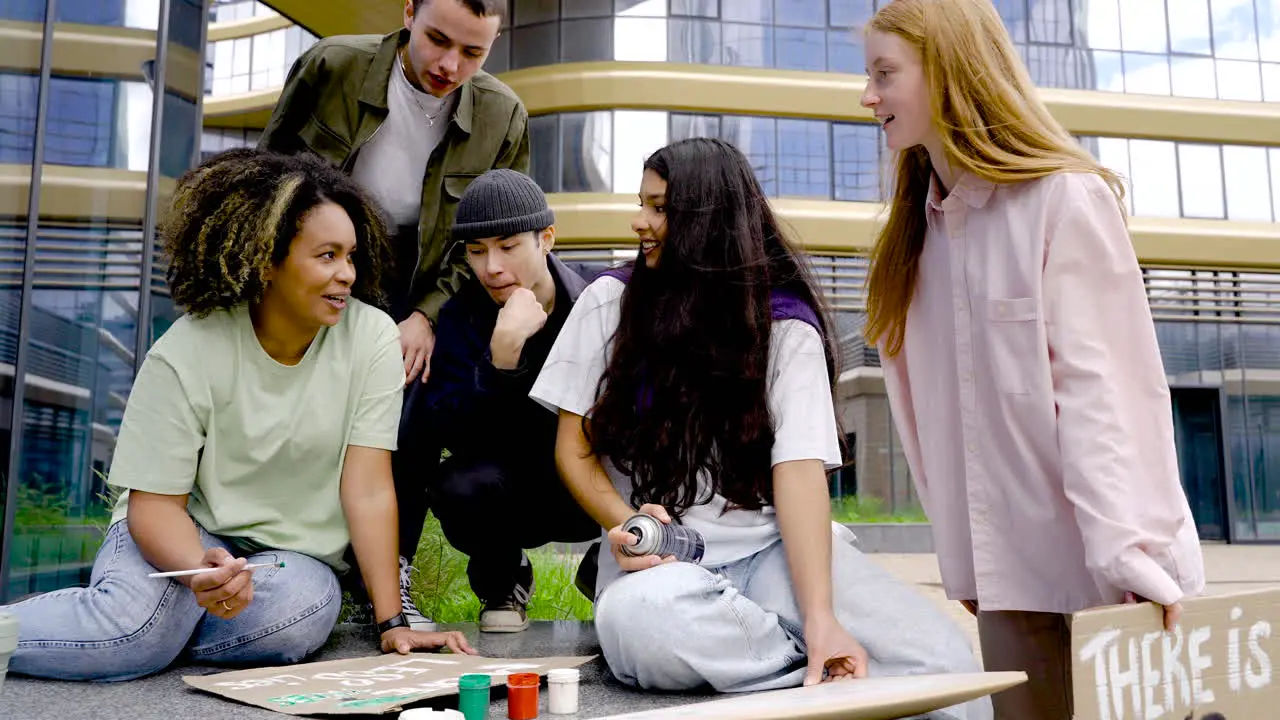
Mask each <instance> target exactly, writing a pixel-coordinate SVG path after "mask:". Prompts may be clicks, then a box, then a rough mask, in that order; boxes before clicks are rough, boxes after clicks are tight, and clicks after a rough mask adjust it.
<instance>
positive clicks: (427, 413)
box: [400, 255, 587, 466]
mask: <svg viewBox="0 0 1280 720" xmlns="http://www.w3.org/2000/svg"><path fill="white" fill-rule="evenodd" d="M548 263H549V264H550V266H551V275H552V277H553V278H554V279H555V283H556V304H555V310H554V311H552V314H551V317H549V318H547V324H546V325H544V326H543V328H542V329H541V330H539V331H538V332H537V333H535V334H534V335H533V336H532V337H530V338H529V340H528V341H526V342H525V345H524V350H523V351H522V352H521V355H520V365H519V367H517V368H516V369H515V370H499V369H497V368H495V367H494V366H493V363H492V361H491V358H490V356H489V340H490V338H491V337H492V335H493V327H494V324H495V323H496V322H497V318H498V309H499V308H498V305H497V303H495V302H494V301H493V299H492V298H491V297H489V294H488V293H487V292H486V291H485V290H484V288H483V287H481V285H480V283H479V281H477V280H474V279H471V280H468V282H467V283H466V285H464V286H463V288H462V289H461V290H460V291H459V292H458V294H457V295H455V296H454V297H453V298H451V299H450V300H449V301H448V302H447V303H445V305H444V307H443V308H441V310H440V318H439V320H438V321H437V323H436V343H435V348H434V349H433V350H432V353H431V373H430V376H429V377H428V380H427V383H426V385H425V386H424V385H423V384H422V383H421V382H414V383H413V385H414V387H412V388H410V389H409V391H408V392H407V393H406V400H405V406H404V412H403V417H402V419H401V423H400V448H401V449H402V450H410V449H417V451H418V452H421V451H422V450H427V453H426V455H427V456H428V457H439V455H438V454H437V450H436V449H439V450H443V451H446V454H447V457H451V458H470V459H473V460H504V459H511V460H513V461H515V462H517V463H530V462H536V463H538V464H542V463H544V462H549V463H551V464H552V465H553V466H554V462H555V437H556V427H557V424H558V419H557V417H556V415H555V413H552V412H550V411H549V410H547V409H546V408H545V407H543V406H541V405H539V404H537V403H536V402H534V401H533V400H532V399H530V398H529V391H530V390H531V389H532V388H533V383H534V381H536V380H537V379H538V374H539V373H540V372H541V371H542V365H543V363H545V362H546V360H547V355H548V354H549V353H550V352H551V346H552V345H553V344H554V343H555V340H556V336H557V335H559V333H560V329H561V328H562V327H563V326H564V320H565V318H567V317H568V315H569V310H570V309H571V308H572V306H573V303H574V302H576V301H577V299H578V296H579V295H581V294H582V291H583V289H584V288H586V286H587V283H586V281H585V280H583V279H582V277H581V276H580V275H578V274H577V273H575V272H574V271H573V270H571V269H569V268H568V267H567V266H565V264H564V263H562V262H561V261H560V260H559V259H558V258H556V257H555V256H554V255H549V256H548Z"/></svg>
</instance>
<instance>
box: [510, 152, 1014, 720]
mask: <svg viewBox="0 0 1280 720" xmlns="http://www.w3.org/2000/svg"><path fill="white" fill-rule="evenodd" d="M631 227H632V229H633V230H634V231H635V232H636V235H637V236H638V238H639V240H640V253H639V256H638V257H637V259H636V261H635V263H634V265H633V266H630V267H626V268H622V269H620V270H609V271H606V272H605V273H604V275H603V276H602V277H600V278H598V279H596V280H595V281H594V282H592V283H591V284H590V285H589V286H588V287H587V288H586V290H584V291H583V293H582V295H581V297H580V298H579V300H578V302H577V303H576V304H575V305H574V307H573V310H572V311H570V313H569V317H568V319H566V321H565V324H564V329H563V330H562V331H561V333H560V335H559V337H558V338H557V340H556V343H555V345H554V346H553V348H552V350H551V354H550V356H549V357H548V358H547V361H546V364H545V365H544V366H543V370H542V372H541V374H540V375H539V377H538V380H537V382H536V383H535V384H534V386H533V390H532V392H531V393H530V394H531V396H532V397H534V398H535V399H537V400H538V401H540V402H542V403H543V404H544V405H546V406H548V407H550V408H552V409H554V410H556V411H558V412H559V414H560V427H559V433H558V436H557V447H556V461H557V463H558V464H559V467H560V473H561V476H562V477H563V479H564V482H565V484H566V485H567V486H568V488H569V490H570V492H571V493H572V494H573V495H574V497H575V498H576V499H577V500H578V502H579V503H580V504H581V505H582V507H583V508H584V509H585V510H586V511H587V512H588V513H589V514H590V515H591V516H592V517H593V518H595V520H596V521H597V522H598V523H599V524H600V526H601V527H602V528H608V529H609V530H608V532H607V533H606V537H607V540H606V544H605V546H604V549H603V550H602V551H601V552H600V553H599V570H598V574H597V579H596V588H595V590H596V592H595V597H596V604H595V625H596V632H597V634H598V635H599V638H600V646H601V649H602V650H603V651H604V657H605V660H606V661H607V662H608V664H609V668H610V670H611V671H612V672H613V674H614V675H615V676H616V677H617V678H618V679H619V680H621V681H622V682H624V683H627V684H629V685H633V686H637V687H641V688H650V689H659V690H686V689H692V688H697V687H701V686H710V687H711V688H713V689H715V690H717V691H720V692H743V691H754V690H771V689H776V688H784V687H791V686H796V685H800V684H802V683H803V684H805V685H809V684H814V683H819V682H824V681H827V680H833V679H841V678H844V679H847V678H850V677H854V678H857V677H863V676H866V675H877V676H886V675H909V674H921V673H946V672H975V671H977V669H978V664H977V661H976V659H975V657H974V654H973V650H972V648H971V647H970V645H969V643H968V642H967V641H966V639H965V637H964V635H963V634H962V633H961V631H960V628H958V627H956V626H955V625H954V624H953V623H951V622H950V621H949V620H948V619H947V618H946V617H945V616H944V615H943V614H942V613H941V611H939V610H938V609H937V608H936V607H935V606H934V605H933V604H932V603H931V602H930V601H929V600H928V599H927V598H925V597H924V596H922V595H920V594H918V593H915V592H914V591H912V590H911V589H910V588H908V587H907V586H906V585H904V584H902V583H901V582H898V581H897V580H896V579H894V578H893V577H892V576H890V575H889V574H888V573H887V572H886V571H884V570H883V569H881V568H880V567H879V566H878V565H876V564H875V563H873V562H872V561H871V560H869V559H868V558H867V557H866V556H864V555H863V554H862V553H860V552H859V551H858V550H857V548H855V547H854V546H853V544H852V543H850V542H849V540H848V534H847V532H846V531H845V530H844V529H843V528H841V527H838V526H836V527H833V525H832V522H831V503H830V497H829V496H828V491H827V478H826V471H827V470H829V469H832V468H835V467H839V466H840V443H839V431H838V429H837V424H836V416H835V407H834V399H833V384H834V378H835V377H836V375H835V362H834V359H835V351H834V349H833V344H834V343H833V340H834V338H833V336H832V330H833V329H832V327H831V325H830V323H829V322H828V320H827V319H826V318H825V317H824V315H825V313H824V311H823V308H822V302H821V295H820V294H819V291H818V289H817V287H816V286H815V283H814V281H813V279H812V278H811V277H810V273H809V270H808V265H807V262H806V261H805V259H804V256H803V255H802V254H801V253H800V252H799V251H798V250H796V249H795V247H794V246H793V245H792V244H791V243H790V242H789V241H788V240H787V238H786V236H785V235H784V234H783V231H782V228H781V227H780V225H779V224H778V222H777V220H776V219H775V218H774V216H773V213H772V212H771V211H770V208H769V203H768V201H767V200H766V198H765V195H764V192H763V191H762V189H761V187H760V183H759V182H758V181H757V180H756V177H755V175H754V174H753V172H752V170H751V165H750V163H749V162H748V161H747V159H746V158H745V157H744V156H743V155H742V153H741V152H740V151H739V150H737V148H735V147H733V146H732V145H730V144H728V143H725V142H722V141H719V140H712V139H707V138H694V139H692V140H685V141H681V142H678V143H675V144H672V145H669V146H667V147H665V148H662V149H661V150H658V151H657V152H656V153H654V154H653V155H652V156H651V157H650V158H649V159H648V160H647V161H646V162H645V165H644V174H643V178H642V181H641V185H640V207H639V209H638V211H637V213H636V215H635V218H634V219H633V220H632V224H631ZM637 512H639V513H645V514H647V515H650V516H652V517H654V518H656V519H657V520H658V521H660V522H662V523H680V524H681V525H683V526H684V527H685V528H688V529H691V530H695V531H697V532H698V533H699V534H700V535H701V536H702V538H703V541H704V543H705V548H704V554H703V556H702V558H701V561H700V562H675V561H674V559H675V558H674V557H673V556H667V557H662V558H660V557H658V556H656V555H644V556H640V557H632V556H631V555H630V554H629V553H628V552H627V551H626V550H625V549H624V548H626V547H627V546H629V545H634V544H635V543H636V541H637V538H636V536H634V535H632V534H631V533H629V532H625V531H623V530H622V529H621V525H622V524H623V523H624V522H625V521H626V520H627V519H628V518H629V517H630V516H632V515H633V514H635V513H637ZM990 707H991V706H990V701H988V700H985V699H983V700H979V701H976V702H972V703H968V704H966V705H962V706H960V707H955V708H949V709H947V710H944V711H939V712H937V713H934V714H931V715H929V717H930V718H932V719H933V720H943V719H944V718H945V719H947V720H974V719H976V718H983V717H990V713H991V710H990Z"/></svg>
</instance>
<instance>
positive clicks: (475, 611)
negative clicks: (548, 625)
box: [342, 514, 592, 623]
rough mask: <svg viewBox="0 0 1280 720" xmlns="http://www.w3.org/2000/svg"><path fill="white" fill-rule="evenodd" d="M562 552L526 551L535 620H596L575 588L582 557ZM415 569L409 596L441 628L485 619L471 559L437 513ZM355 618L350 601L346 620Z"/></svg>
mask: <svg viewBox="0 0 1280 720" xmlns="http://www.w3.org/2000/svg"><path fill="white" fill-rule="evenodd" d="M560 547H562V546H556V545H549V546H545V547H542V548H538V549H535V550H528V551H526V552H528V554H529V560H530V561H531V562H532V563H533V577H534V583H535V584H536V586H537V587H536V588H535V590H534V593H533V598H532V600H531V601H530V603H529V619H530V620H582V621H590V620H591V618H592V606H591V601H590V600H588V599H587V598H586V597H585V596H583V594H582V593H580V592H578V588H577V587H576V586H575V585H574V584H573V579H574V575H575V574H576V573H577V571H578V562H579V560H581V558H580V557H578V556H574V555H569V554H567V553H565V552H563V551H561V550H560V549H559V548H560ZM413 565H414V567H415V568H416V569H417V575H416V577H415V578H414V583H413V588H412V589H411V590H410V591H409V594H410V596H411V597H412V598H413V602H414V604H415V605H417V606H418V609H419V610H421V611H422V613H423V614H424V615H426V616H427V617H429V618H431V619H432V620H435V621H436V622H439V623H456V622H475V621H476V620H478V619H479V617H480V600H479V599H478V598H476V596H475V593H473V592H471V585H470V584H469V583H468V582H467V556H466V555H463V554H462V553H460V552H458V551H457V550H455V549H454V548H453V547H452V546H451V545H449V541H448V540H446V539H445V537H444V532H443V531H442V530H441V529H440V521H439V520H437V519H436V517H435V515H434V514H428V515H427V521H426V523H425V525H424V527H423V530H422V538H421V539H420V540H419V541H418V552H417V553H416V554H415V555H414V558H413ZM354 615H355V613H354V608H353V607H351V606H350V602H349V599H348V602H346V603H344V608H343V613H342V617H343V618H344V619H347V618H351V617H353V616H354Z"/></svg>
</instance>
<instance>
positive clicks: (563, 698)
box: [547, 668, 581, 715]
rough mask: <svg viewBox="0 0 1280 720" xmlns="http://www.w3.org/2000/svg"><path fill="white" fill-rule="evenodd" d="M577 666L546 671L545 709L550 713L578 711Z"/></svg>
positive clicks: (565, 713) (572, 712) (568, 713)
mask: <svg viewBox="0 0 1280 720" xmlns="http://www.w3.org/2000/svg"><path fill="white" fill-rule="evenodd" d="M580 677H581V673H579V672H578V669H577V668H559V669H556V670H552V671H550V672H548V673H547V691H548V692H547V694H548V695H549V701H548V703H547V705H548V707H547V710H548V711H549V712H550V713H551V714H552V715H572V714H574V713H576V712H578V679H579V678H580Z"/></svg>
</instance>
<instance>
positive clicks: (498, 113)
mask: <svg viewBox="0 0 1280 720" xmlns="http://www.w3.org/2000/svg"><path fill="white" fill-rule="evenodd" d="M506 10H507V2H506V0H405V7H404V24H405V26H404V29H401V30H397V31H395V32H393V33H390V34H388V35H386V36H377V35H341V36H334V37H328V38H324V39H322V40H320V41H319V42H317V43H316V44H315V45H313V46H312V47H311V48H310V49H309V50H307V52H306V53H304V54H303V55H302V56H301V57H300V58H298V60H297V62H296V63H294V65H293V68H292V69H291V70H290V72H289V77H288V79H287V80H286V82H285V86H284V89H283V90H282V91H281V94H280V101H279V103H278V104H277V105H276V108H275V111H274V112H273V113H272V115H271V120H270V122H268V123H267V126H266V128H265V129H264V130H263V133H262V139H261V140H260V141H259V147H262V148H267V149H271V150H275V151H278V152H285V153H294V152H299V151H304V150H309V151H311V152H314V153H317V154H319V155H320V156H322V157H324V158H326V159H328V160H329V161H330V162H332V163H333V164H334V165H337V166H339V167H341V168H343V170H345V171H346V172H347V173H349V174H350V175H352V177H354V178H355V179H356V180H358V181H359V182H360V183H361V185H363V186H364V188H365V189H366V190H368V191H369V192H370V193H371V194H372V196H373V197H374V199H375V200H377V202H378V204H379V205H380V206H381V207H382V208H383V210H384V211H385V212H386V213H387V215H388V220H389V221H390V222H391V223H392V226H393V229H394V230H396V233H397V245H396V247H397V253H398V256H397V258H396V267H397V268H398V271H397V272H396V281H395V282H394V284H393V287H391V288H389V290H391V294H392V298H391V299H392V311H393V315H394V316H395V319H396V321H397V322H399V323H400V334H401V346H402V349H403V351H404V360H405V373H406V375H407V376H408V379H409V381H410V382H412V381H413V380H414V379H415V378H417V377H419V376H421V379H422V381H423V382H425V381H426V379H427V378H426V376H427V373H428V371H429V363H430V358H431V348H432V346H433V345H434V342H435V331H434V327H433V326H434V323H435V320H436V316H437V315H438V314H439V312H440V307H441V306H442V305H444V303H445V301H446V300H448V299H449V298H450V297H452V296H453V294H454V293H455V292H456V291H457V289H458V288H459V287H461V285H462V283H463V281H464V280H465V279H467V278H468V277H469V276H470V270H469V269H468V268H467V264H466V261H465V259H464V258H463V257H462V253H461V251H460V250H459V249H456V248H453V247H451V243H450V242H449V229H450V227H451V225H452V223H453V216H454V211H455V210H456V208H457V204H458V198H460V197H461V196H462V191H463V190H465V189H466V187H467V185H468V184H469V183H470V182H471V181H472V180H473V179H475V178H476V177H478V176H479V175H480V174H481V173H483V172H485V171H487V170H491V169H493V168H511V169H513V170H517V171H520V172H523V173H528V172H529V132H528V119H529V115H528V112H527V111H526V110H525V108H524V105H523V104H522V103H521V102H520V99H519V98H518V97H517V96H516V94H515V93H514V92H512V91H511V89H510V88H508V87H507V86H506V85H504V84H503V83H502V82H501V81H500V80H498V79H496V78H494V77H493V76H492V75H489V74H488V73H486V72H484V71H482V70H481V69H480V68H481V66H482V65H483V64H484V61H485V58H486V57H488V54H489V48H490V47H491V46H492V44H493V41H494V40H495V39H496V38H497V36H498V28H499V26H500V25H501V23H502V18H503V17H504V15H505V14H506Z"/></svg>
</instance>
